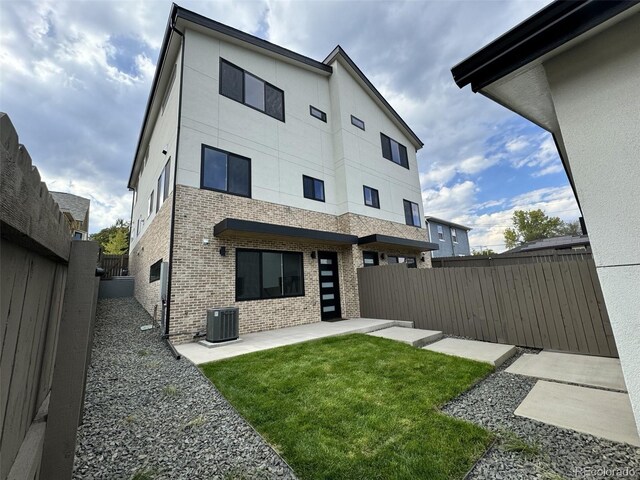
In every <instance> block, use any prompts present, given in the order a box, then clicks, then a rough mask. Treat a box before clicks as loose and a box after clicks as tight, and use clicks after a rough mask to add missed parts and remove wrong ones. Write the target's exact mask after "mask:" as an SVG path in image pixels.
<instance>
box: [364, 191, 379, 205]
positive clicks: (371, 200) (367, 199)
mask: <svg viewBox="0 0 640 480" xmlns="http://www.w3.org/2000/svg"><path fill="white" fill-rule="evenodd" d="M363 190H364V204H365V205H368V206H370V207H373V208H380V197H379V196H378V190H376V189H375V188H371V187H367V186H366V185H364V186H363Z"/></svg>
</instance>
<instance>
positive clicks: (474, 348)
mask: <svg viewBox="0 0 640 480" xmlns="http://www.w3.org/2000/svg"><path fill="white" fill-rule="evenodd" d="M423 348H424V349H425V350H431V351H432V352H439V353H445V354H447V355H454V356H456V357H463V358H468V359H470V360H476V361H478V362H486V363H490V364H491V365H493V366H495V367H498V366H500V365H502V364H503V363H504V362H505V361H506V360H507V359H508V358H511V357H512V356H513V355H514V354H515V353H516V347H514V346H513V345H503V344H501V343H490V342H479V341H476V340H463V339H460V338H445V339H443V340H440V341H438V342H435V343H432V344H431V345H427V346H426V347H423Z"/></svg>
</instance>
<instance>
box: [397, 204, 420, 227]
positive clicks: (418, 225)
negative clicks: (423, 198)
mask: <svg viewBox="0 0 640 480" xmlns="http://www.w3.org/2000/svg"><path fill="white" fill-rule="evenodd" d="M407 203H408V204H409V205H411V206H410V207H409V208H410V210H411V223H409V222H408V221H407V211H406V210H405V205H406V204H407ZM413 205H415V206H416V207H418V223H417V224H416V223H415V218H413ZM402 211H403V212H404V223H405V224H407V225H409V226H410V227H418V228H420V227H422V223H421V222H420V205H418V204H417V203H416V202H412V201H411V200H407V199H406V198H403V199H402Z"/></svg>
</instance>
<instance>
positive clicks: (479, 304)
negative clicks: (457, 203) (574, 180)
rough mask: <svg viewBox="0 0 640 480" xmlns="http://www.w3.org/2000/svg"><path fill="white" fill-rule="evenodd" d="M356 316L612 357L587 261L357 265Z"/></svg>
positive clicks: (604, 317)
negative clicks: (469, 265) (463, 265)
mask: <svg viewBox="0 0 640 480" xmlns="http://www.w3.org/2000/svg"><path fill="white" fill-rule="evenodd" d="M358 289H359V293H360V314H361V315H362V316H363V317H368V318H385V319H393V320H410V321H413V322H414V324H415V327H416V328H423V329H428V330H441V331H443V332H444V333H447V334H451V335H460V336H464V337H470V338H474V339H477V340H484V341H489V342H498V343H506V344H512V345H519V346H525V347H535V348H547V349H553V350H563V351H567V352H575V353H583V354H590V355H602V356H607V357H617V355H618V354H617V350H616V346H615V342H614V339H613V333H612V331H611V326H610V324H609V317H608V316H607V311H606V308H605V304H604V299H603V296H602V291H601V289H600V283H599V282H598V277H597V276H596V269H595V265H594V262H593V260H580V261H568V262H548V263H535V264H528V265H507V266H497V267H472V268H428V269H419V268H413V269H409V268H405V267H404V266H403V265H390V266H380V267H367V268H360V269H358Z"/></svg>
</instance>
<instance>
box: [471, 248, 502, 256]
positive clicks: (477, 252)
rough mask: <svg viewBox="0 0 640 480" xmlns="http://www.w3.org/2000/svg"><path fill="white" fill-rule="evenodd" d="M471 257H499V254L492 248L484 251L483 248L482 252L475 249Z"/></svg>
mask: <svg viewBox="0 0 640 480" xmlns="http://www.w3.org/2000/svg"><path fill="white" fill-rule="evenodd" d="M471 255H473V256H474V257H479V256H481V255H497V253H496V252H495V251H493V250H492V249H491V248H485V249H484V250H483V249H482V248H481V249H480V250H475V249H474V250H473V251H472V252H471Z"/></svg>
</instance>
